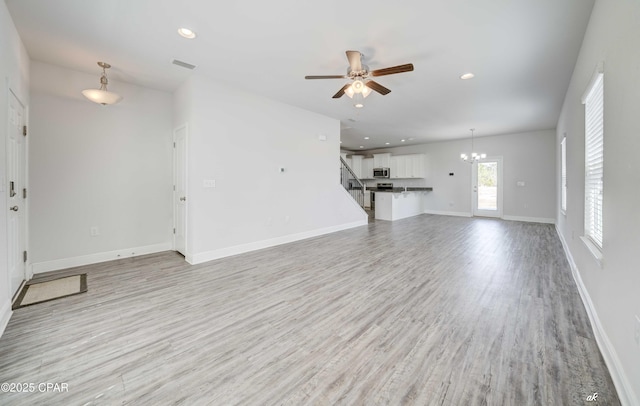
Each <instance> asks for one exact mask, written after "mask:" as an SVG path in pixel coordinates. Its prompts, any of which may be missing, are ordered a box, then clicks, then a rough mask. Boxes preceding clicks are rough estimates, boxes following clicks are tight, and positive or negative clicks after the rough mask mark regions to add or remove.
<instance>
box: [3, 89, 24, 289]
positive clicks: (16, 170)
mask: <svg viewBox="0 0 640 406" xmlns="http://www.w3.org/2000/svg"><path fill="white" fill-rule="evenodd" d="M8 101H9V103H8V105H9V111H8V119H9V128H8V131H7V186H8V190H7V209H8V210H9V214H8V216H7V256H8V258H7V265H8V267H9V278H10V282H9V289H10V291H9V297H13V296H14V295H15V294H16V293H17V292H18V290H19V289H20V286H22V283H23V282H24V281H25V280H26V279H27V277H26V273H25V270H26V266H25V262H26V260H27V257H26V255H27V251H26V241H27V239H26V235H27V233H26V228H27V227H26V222H27V204H26V197H27V185H26V179H27V177H26V167H27V155H26V150H27V148H26V137H25V136H26V127H25V123H26V119H25V107H24V105H23V104H22V103H21V102H20V100H19V99H18V97H17V96H16V95H15V94H14V93H13V92H12V91H11V90H9V100H8Z"/></svg>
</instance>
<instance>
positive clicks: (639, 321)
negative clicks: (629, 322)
mask: <svg viewBox="0 0 640 406" xmlns="http://www.w3.org/2000/svg"><path fill="white" fill-rule="evenodd" d="M635 325H636V329H635V331H636V333H635V339H636V345H637V346H638V348H640V316H636V320H635Z"/></svg>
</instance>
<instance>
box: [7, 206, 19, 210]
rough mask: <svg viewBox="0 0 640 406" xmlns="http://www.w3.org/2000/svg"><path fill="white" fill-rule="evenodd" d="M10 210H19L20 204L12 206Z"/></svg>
mask: <svg viewBox="0 0 640 406" xmlns="http://www.w3.org/2000/svg"><path fill="white" fill-rule="evenodd" d="M9 210H13V211H18V206H13V207H10V208H9Z"/></svg>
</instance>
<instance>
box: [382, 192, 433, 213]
mask: <svg viewBox="0 0 640 406" xmlns="http://www.w3.org/2000/svg"><path fill="white" fill-rule="evenodd" d="M372 190H373V191H374V193H375V194H376V195H375V202H376V204H375V218H376V220H388V221H394V220H400V219H403V218H407V217H412V216H417V215H418V214H422V213H424V203H423V200H424V195H425V193H427V192H431V191H432V190H433V188H431V187H406V188H405V187H394V188H392V189H387V190H385V189H377V188H373V189H372Z"/></svg>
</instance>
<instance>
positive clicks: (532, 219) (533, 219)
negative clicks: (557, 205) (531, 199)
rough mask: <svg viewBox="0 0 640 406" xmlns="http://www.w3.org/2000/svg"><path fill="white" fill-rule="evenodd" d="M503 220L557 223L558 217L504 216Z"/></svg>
mask: <svg viewBox="0 0 640 406" xmlns="http://www.w3.org/2000/svg"><path fill="white" fill-rule="evenodd" d="M502 219H503V220H510V221H525V222H527V223H544V224H556V219H550V218H546V217H524V216H502Z"/></svg>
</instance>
